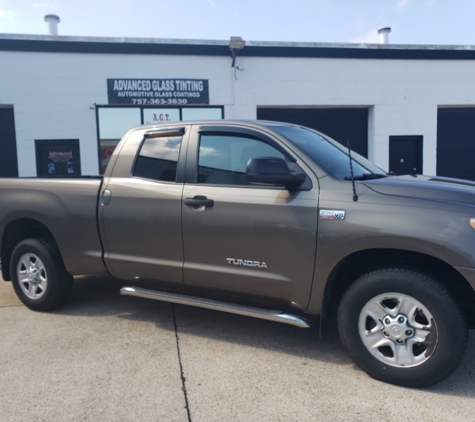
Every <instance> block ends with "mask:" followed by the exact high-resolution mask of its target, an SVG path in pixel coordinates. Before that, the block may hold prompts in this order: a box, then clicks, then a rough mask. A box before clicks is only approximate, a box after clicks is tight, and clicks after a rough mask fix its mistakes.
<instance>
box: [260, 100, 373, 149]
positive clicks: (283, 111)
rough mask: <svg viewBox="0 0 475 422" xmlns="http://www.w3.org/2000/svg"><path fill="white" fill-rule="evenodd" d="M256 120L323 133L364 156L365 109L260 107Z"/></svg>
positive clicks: (366, 140) (366, 116)
mask: <svg viewBox="0 0 475 422" xmlns="http://www.w3.org/2000/svg"><path fill="white" fill-rule="evenodd" d="M257 118H258V119H261V120H274V121H279V122H288V123H295V124H298V125H303V126H307V127H310V128H313V129H316V130H318V131H320V132H323V133H325V134H327V135H328V136H330V137H332V138H333V139H335V140H337V141H338V142H340V143H341V144H343V145H345V146H346V141H347V140H349V141H350V143H351V149H352V150H354V151H356V152H358V153H359V154H361V155H363V156H364V157H368V109H367V108H262V107H259V108H258V109H257Z"/></svg>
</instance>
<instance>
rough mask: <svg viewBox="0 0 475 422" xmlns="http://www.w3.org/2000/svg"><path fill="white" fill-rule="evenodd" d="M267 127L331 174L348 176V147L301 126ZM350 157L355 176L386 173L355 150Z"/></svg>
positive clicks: (382, 174)
mask: <svg viewBox="0 0 475 422" xmlns="http://www.w3.org/2000/svg"><path fill="white" fill-rule="evenodd" d="M269 127H270V128H271V129H273V130H275V131H276V132H278V133H280V134H281V135H283V136H285V137H286V138H287V139H289V140H290V141H291V142H292V143H294V144H295V145H297V146H298V147H300V148H301V149H302V150H303V151H305V152H306V153H307V154H308V155H309V156H310V157H311V158H313V159H314V160H315V162H317V163H318V164H319V165H320V166H322V167H323V169H325V170H326V171H327V172H328V173H330V174H331V175H333V176H335V177H336V178H338V179H344V178H348V177H350V160H349V157H348V149H347V148H345V147H344V146H342V145H340V144H339V143H338V142H337V141H334V140H333V139H331V138H329V137H327V136H323V135H321V134H319V133H317V132H315V131H313V130H310V129H305V128H303V127H298V126H284V125H275V126H274V125H272V126H269ZM351 158H352V163H353V172H354V176H355V177H360V176H362V175H365V174H375V175H380V176H384V175H386V172H384V171H383V170H381V169H380V168H379V167H376V166H375V165H374V164H372V163H371V162H370V161H368V160H367V159H366V158H364V157H362V156H361V155H359V154H358V153H356V152H352V153H351Z"/></svg>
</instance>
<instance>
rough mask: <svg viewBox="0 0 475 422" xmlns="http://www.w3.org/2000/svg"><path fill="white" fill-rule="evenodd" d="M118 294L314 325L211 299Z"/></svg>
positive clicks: (136, 291) (137, 291)
mask: <svg viewBox="0 0 475 422" xmlns="http://www.w3.org/2000/svg"><path fill="white" fill-rule="evenodd" d="M120 294H121V295H124V296H136V297H143V298H145V299H154V300H161V301H163V302H172V303H179V304H181V305H190V306H196V307H198V308H206V309H213V310H215V311H223V312H229V313H231V314H238V315H245V316H249V317H254V318H260V319H266V320H268V321H275V322H282V323H284V324H290V325H295V326H296V327H300V328H309V327H312V326H313V325H314V324H313V323H312V322H311V321H309V320H307V319H305V318H302V317H300V316H297V315H292V314H287V313H284V312H282V311H271V310H268V309H259V308H251V307H249V306H243V305H234V304H232V303H226V302H219V301H216V300H211V299H202V298H199V297H192V296H185V295H179V294H176V293H165V292H159V291H157V290H149V289H143V288H141V287H122V288H121V289H120Z"/></svg>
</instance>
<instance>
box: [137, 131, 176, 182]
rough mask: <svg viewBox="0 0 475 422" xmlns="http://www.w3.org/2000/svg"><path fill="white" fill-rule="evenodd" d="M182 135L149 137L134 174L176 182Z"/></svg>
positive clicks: (141, 151)
mask: <svg viewBox="0 0 475 422" xmlns="http://www.w3.org/2000/svg"><path fill="white" fill-rule="evenodd" d="M181 140H182V138H181V136H172V137H161V138H147V139H145V142H144V143H143V144H142V148H141V149H140V153H139V156H138V157H137V161H136V163H135V168H134V176H138V177H143V178H145V179H152V180H161V181H164V182H174V181H175V180H176V167H177V162H178V156H179V154H180V146H181Z"/></svg>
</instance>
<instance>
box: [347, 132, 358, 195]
mask: <svg viewBox="0 0 475 422" xmlns="http://www.w3.org/2000/svg"><path fill="white" fill-rule="evenodd" d="M346 144H347V145H348V157H350V174H351V184H352V186H353V201H355V202H356V201H357V200H358V195H357V194H356V187H355V176H354V174H353V163H352V162H351V149H350V141H349V140H347V141H346Z"/></svg>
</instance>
